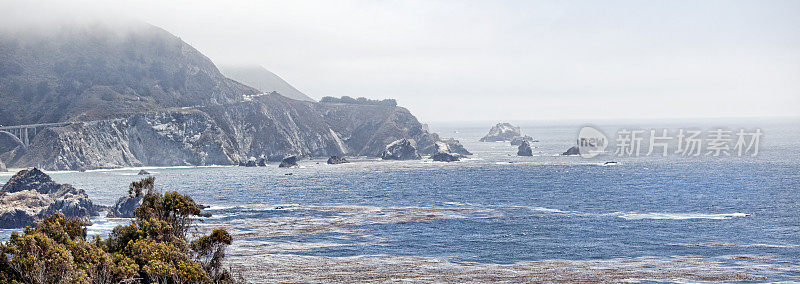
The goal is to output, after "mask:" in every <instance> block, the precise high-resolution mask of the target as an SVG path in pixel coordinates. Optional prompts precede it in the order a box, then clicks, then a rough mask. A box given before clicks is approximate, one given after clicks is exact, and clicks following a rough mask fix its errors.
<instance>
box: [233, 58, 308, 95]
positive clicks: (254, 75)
mask: <svg viewBox="0 0 800 284" xmlns="http://www.w3.org/2000/svg"><path fill="white" fill-rule="evenodd" d="M217 67H218V68H219V70H220V72H222V74H223V75H225V76H226V77H228V78H231V79H233V80H236V81H237V82H240V83H242V84H245V85H248V86H250V87H253V88H256V89H258V90H260V91H262V92H264V93H270V92H277V93H278V94H280V95H282V96H284V97H287V98H290V99H295V100H299V101H309V102H313V101H316V100H314V99H313V98H311V97H309V96H308V95H306V94H304V93H303V92H301V91H299V90H297V88H295V87H294V86H292V85H291V84H289V83H288V82H286V80H284V79H283V78H281V77H280V76H278V75H277V74H275V73H273V72H272V71H269V70H267V69H266V68H264V67H263V66H260V65H226V64H221V65H218V66H217Z"/></svg>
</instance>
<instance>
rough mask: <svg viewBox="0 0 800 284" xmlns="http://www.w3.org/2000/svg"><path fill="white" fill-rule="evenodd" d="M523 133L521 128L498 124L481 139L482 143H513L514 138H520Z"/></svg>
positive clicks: (508, 124)
mask: <svg viewBox="0 0 800 284" xmlns="http://www.w3.org/2000/svg"><path fill="white" fill-rule="evenodd" d="M520 135H521V132H520V130H519V127H517V126H513V125H511V124H510V123H498V124H497V125H495V126H493V127H492V129H490V130H489V133H487V134H486V136H483V138H481V140H480V141H481V142H498V141H511V140H512V139H514V137H519V136H520Z"/></svg>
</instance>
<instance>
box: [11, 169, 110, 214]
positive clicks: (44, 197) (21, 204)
mask: <svg viewBox="0 0 800 284" xmlns="http://www.w3.org/2000/svg"><path fill="white" fill-rule="evenodd" d="M97 211H98V206H95V205H94V204H92V201H91V200H89V196H88V195H86V192H84V191H83V190H82V189H77V188H74V187H72V186H71V185H69V184H58V183H55V182H54V181H53V180H52V179H51V178H50V176H48V175H47V174H45V173H43V172H42V171H40V170H39V169H36V168H33V169H31V170H22V171H20V172H18V173H17V174H16V175H14V176H13V177H11V179H10V180H8V182H7V183H6V184H5V185H4V186H3V188H2V189H0V228H21V227H24V226H33V225H34V224H35V222H36V221H37V220H40V219H43V218H45V217H47V216H49V215H51V214H53V213H57V212H61V213H63V214H64V215H65V216H66V217H67V218H81V219H84V220H88V219H89V217H91V216H97V215H98V212H97Z"/></svg>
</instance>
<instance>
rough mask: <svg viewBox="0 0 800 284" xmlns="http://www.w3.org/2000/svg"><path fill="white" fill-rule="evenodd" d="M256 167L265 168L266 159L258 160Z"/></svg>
mask: <svg viewBox="0 0 800 284" xmlns="http://www.w3.org/2000/svg"><path fill="white" fill-rule="evenodd" d="M258 166H259V167H266V166H267V159H265V158H260V159H258Z"/></svg>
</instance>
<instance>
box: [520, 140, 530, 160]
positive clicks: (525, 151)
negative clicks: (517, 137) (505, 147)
mask: <svg viewBox="0 0 800 284" xmlns="http://www.w3.org/2000/svg"><path fill="white" fill-rule="evenodd" d="M517 156H533V150H531V144H530V143H528V141H525V140H523V141H522V143H521V144H519V147H518V148H517Z"/></svg>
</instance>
